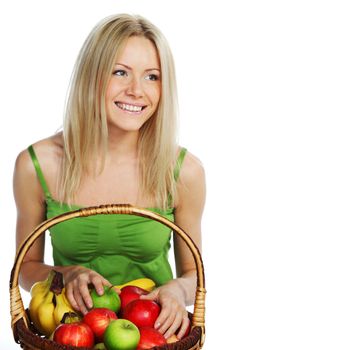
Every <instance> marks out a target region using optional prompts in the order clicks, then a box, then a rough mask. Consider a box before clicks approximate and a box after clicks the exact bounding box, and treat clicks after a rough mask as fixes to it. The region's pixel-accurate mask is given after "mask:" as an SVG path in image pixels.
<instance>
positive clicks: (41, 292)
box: [29, 271, 54, 329]
mask: <svg viewBox="0 0 350 350" xmlns="http://www.w3.org/2000/svg"><path fill="white" fill-rule="evenodd" d="M53 277H54V272H53V271H51V272H50V273H49V275H48V276H47V278H46V279H45V280H44V281H39V282H36V283H34V284H33V286H32V288H31V289H30V294H31V296H32V298H31V300H30V303H29V315H30V319H31V320H32V322H33V324H34V326H35V327H37V328H38V329H39V327H40V322H39V319H38V312H37V310H38V308H39V306H40V304H41V303H42V301H43V299H44V297H45V295H46V294H47V293H48V291H49V290H50V285H51V282H52V280H53Z"/></svg>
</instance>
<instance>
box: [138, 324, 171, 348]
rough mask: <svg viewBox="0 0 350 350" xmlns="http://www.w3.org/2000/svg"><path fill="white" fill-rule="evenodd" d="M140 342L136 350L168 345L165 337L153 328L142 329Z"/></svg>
mask: <svg viewBox="0 0 350 350" xmlns="http://www.w3.org/2000/svg"><path fill="white" fill-rule="evenodd" d="M139 331H140V341H139V344H138V345H137V348H136V350H146V349H151V348H153V347H154V346H158V345H164V344H166V339H165V338H164V335H163V334H162V333H160V332H159V331H157V330H156V329H155V328H152V327H140V328H139Z"/></svg>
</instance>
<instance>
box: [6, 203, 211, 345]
mask: <svg viewBox="0 0 350 350" xmlns="http://www.w3.org/2000/svg"><path fill="white" fill-rule="evenodd" d="M97 214H128V215H137V216H143V217H147V218H149V219H152V220H156V221H158V222H160V223H162V224H164V225H166V226H168V227H169V228H171V229H172V230H173V231H174V232H176V233H177V234H178V235H179V236H180V237H181V238H182V239H183V240H184V241H185V243H186V244H187V246H188V247H189V249H190V250H191V253H192V255H193V258H194V260H195V263H196V270H197V290H196V297H195V303H194V309H193V315H192V314H190V318H191V321H192V322H191V324H192V327H191V331H190V333H189V334H188V335H187V336H186V337H184V338H183V339H181V340H179V341H178V342H175V343H171V344H166V345H163V346H156V347H154V348H152V349H153V350H183V349H187V350H194V349H201V348H202V347H203V344H204V338H205V326H204V314H205V293H206V291H205V287H204V269H203V262H202V258H201V255H200V252H199V250H198V248H197V247H196V245H195V243H194V242H193V241H192V239H191V238H190V237H189V236H188V234H187V233H186V232H185V231H183V230H182V229H181V228H180V227H178V226H177V225H175V224H174V223H173V222H171V221H169V220H168V219H166V218H164V217H163V216H161V215H159V214H157V213H154V212H152V211H150V210H146V209H141V208H136V207H133V206H131V205H128V204H111V205H102V206H99V207H89V208H84V209H79V210H75V211H70V212H67V213H64V214H62V215H58V216H55V217H53V218H51V219H48V220H46V221H44V222H43V223H42V224H40V225H39V226H38V227H37V228H36V229H35V230H34V231H33V232H32V233H31V234H30V235H29V236H28V237H27V239H26V240H25V241H24V242H23V243H22V245H21V246H20V248H19V249H18V251H17V254H16V258H15V262H14V266H13V268H12V271H11V278H10V301H11V302H10V308H11V310H10V311H11V318H12V321H11V325H12V331H13V335H14V338H15V341H16V342H17V343H18V344H20V345H21V347H22V348H23V349H25V350H37V349H45V350H75V349H78V348H76V347H73V346H67V345H60V344H58V343H56V342H53V341H51V340H48V339H46V338H43V337H41V336H40V335H39V334H38V333H37V331H36V330H35V328H34V326H33V324H32V323H31V322H30V318H29V316H28V312H27V310H25V308H24V306H23V301H22V298H21V294H20V290H19V286H18V277H19V272H20V268H21V264H22V262H23V258H24V256H25V254H26V253H27V251H28V250H29V248H30V247H31V246H32V244H33V243H34V241H35V240H36V239H37V238H38V237H39V236H40V235H41V234H43V233H44V232H45V231H46V230H47V229H49V228H50V227H51V226H54V225H56V224H58V223H60V222H62V221H66V220H70V219H73V218H76V217H85V216H91V215H97ZM79 349H81V350H82V349H84V348H79ZM85 349H87V348H85Z"/></svg>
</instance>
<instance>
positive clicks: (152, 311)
mask: <svg viewBox="0 0 350 350" xmlns="http://www.w3.org/2000/svg"><path fill="white" fill-rule="evenodd" d="M159 313H160V306H159V305H158V304H157V303H156V302H155V301H153V300H144V299H137V300H133V301H131V302H130V303H129V304H127V305H126V307H125V309H124V311H123V318H125V319H127V320H129V321H131V322H132V323H134V324H135V325H136V326H137V327H153V326H154V322H156V319H157V318H158V315H159Z"/></svg>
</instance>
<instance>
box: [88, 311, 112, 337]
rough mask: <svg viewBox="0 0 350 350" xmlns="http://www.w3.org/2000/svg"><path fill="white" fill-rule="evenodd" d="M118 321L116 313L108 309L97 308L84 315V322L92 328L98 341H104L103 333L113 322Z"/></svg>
mask: <svg viewBox="0 0 350 350" xmlns="http://www.w3.org/2000/svg"><path fill="white" fill-rule="evenodd" d="M116 319H118V317H117V315H116V314H115V312H113V311H112V310H110V309H107V308H103V307H100V308H96V309H92V310H90V311H89V312H88V313H87V314H85V315H84V318H83V322H84V323H85V324H87V325H88V326H90V328H91V330H92V331H93V332H94V334H95V337H96V340H97V341H103V333H104V332H105V330H106V328H107V326H108V325H109V323H110V322H111V321H112V320H116Z"/></svg>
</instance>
